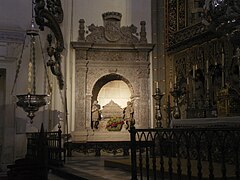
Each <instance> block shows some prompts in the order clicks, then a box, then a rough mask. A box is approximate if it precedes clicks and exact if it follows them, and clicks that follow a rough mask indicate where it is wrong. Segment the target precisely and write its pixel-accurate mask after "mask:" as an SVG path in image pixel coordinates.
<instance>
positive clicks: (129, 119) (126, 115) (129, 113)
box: [123, 101, 135, 129]
mask: <svg viewBox="0 0 240 180" xmlns="http://www.w3.org/2000/svg"><path fill="white" fill-rule="evenodd" d="M133 114H134V109H133V104H132V102H130V101H128V102H127V107H125V108H124V109H123V119H124V120H125V121H126V129H129V125H130V126H134V124H135V120H134V118H133Z"/></svg>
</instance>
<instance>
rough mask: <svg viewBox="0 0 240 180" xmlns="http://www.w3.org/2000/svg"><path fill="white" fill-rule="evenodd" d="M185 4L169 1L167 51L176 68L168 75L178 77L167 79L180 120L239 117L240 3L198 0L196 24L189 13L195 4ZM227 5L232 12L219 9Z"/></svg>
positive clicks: (167, 5) (226, 7)
mask: <svg viewBox="0 0 240 180" xmlns="http://www.w3.org/2000/svg"><path fill="white" fill-rule="evenodd" d="M193 2H194V3H195V4H196V2H195V1H193ZM211 2H213V1H211ZM214 2H215V1H214ZM185 3H187V5H186V4H185V5H184V6H183V5H182V6H181V3H180V1H179V2H176V1H171V0H169V1H167V4H166V9H167V12H166V14H167V26H166V34H167V38H166V40H167V44H166V51H167V59H169V60H172V67H173V74H170V75H169V77H175V78H168V80H169V81H170V82H168V83H169V84H170V92H169V93H170V94H174V95H177V96H176V97H177V100H176V98H175V97H174V98H175V101H174V102H177V105H178V107H179V108H180V110H181V119H184V118H206V117H226V116H238V115H240V110H239V109H240V102H239V98H240V86H239V85H240V84H239V78H240V76H239V65H240V64H239V54H238V52H239V43H238V40H239V27H238V25H237V23H236V22H237V21H239V18H238V17H239V15H238V13H239V11H237V10H238V9H239V3H236V2H235V1H234V3H232V4H227V2H226V1H221V2H220V3H217V4H216V3H215V5H214V3H209V2H208V1H199V3H198V5H199V9H200V10H201V11H199V12H202V13H201V18H200V21H198V22H195V23H192V22H191V18H190V17H189V16H190V14H189V12H190V10H189V8H190V7H189V4H191V3H189V2H185ZM182 4H184V3H182ZM181 7H182V8H181ZM221 7H225V8H224V9H223V8H221ZM227 9H232V11H231V12H230V11H228V12H226V13H225V15H222V13H219V12H220V11H221V12H222V11H225V10H226V11H227ZM181 12H185V13H184V15H182V16H181ZM231 13H232V14H231ZM191 15H192V14H191ZM169 62H170V61H169ZM172 84H173V85H172ZM173 91H175V93H173ZM174 98H173V99H174ZM172 108H173V110H174V109H175V108H176V104H174V106H173V107H172ZM173 116H174V115H173Z"/></svg>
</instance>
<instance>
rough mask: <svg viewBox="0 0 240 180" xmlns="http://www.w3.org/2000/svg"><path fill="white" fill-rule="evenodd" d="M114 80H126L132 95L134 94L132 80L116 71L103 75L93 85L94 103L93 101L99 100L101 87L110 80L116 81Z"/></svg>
mask: <svg viewBox="0 0 240 180" xmlns="http://www.w3.org/2000/svg"><path fill="white" fill-rule="evenodd" d="M114 80H121V81H123V82H125V83H126V84H127V86H128V88H129V90H130V92H131V97H132V96H133V94H134V90H133V86H132V85H131V83H130V81H129V80H128V79H126V78H125V77H124V76H122V75H119V74H116V73H110V74H107V75H105V76H102V77H101V78H99V79H98V80H97V81H96V83H95V84H94V86H93V89H92V103H93V101H95V100H97V96H98V93H99V92H100V90H101V88H102V87H103V86H104V85H105V84H107V83H108V82H111V81H114Z"/></svg>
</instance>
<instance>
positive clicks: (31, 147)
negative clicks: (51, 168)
mask: <svg viewBox="0 0 240 180" xmlns="http://www.w3.org/2000/svg"><path fill="white" fill-rule="evenodd" d="M39 135H40V133H28V134H27V155H26V157H27V158H30V159H36V158H37V157H38V154H37V153H38V149H39V143H38V141H39ZM44 135H45V138H46V143H47V144H46V147H47V153H48V164H52V165H63V163H64V162H65V157H66V150H65V149H64V148H63V143H62V132H61V130H60V129H59V130H58V131H54V132H45V133H44Z"/></svg>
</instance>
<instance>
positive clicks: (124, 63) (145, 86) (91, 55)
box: [72, 12, 153, 141]
mask: <svg viewBox="0 0 240 180" xmlns="http://www.w3.org/2000/svg"><path fill="white" fill-rule="evenodd" d="M102 17H103V24H104V25H103V26H95V25H94V24H91V25H90V26H87V27H88V30H87V31H88V32H90V33H89V34H87V35H86V34H85V32H86V30H85V21H84V20H83V19H81V20H80V21H79V23H80V24H79V31H78V32H79V37H78V41H77V42H72V47H73V48H74V49H75V99H76V100H75V131H74V132H73V133H72V140H73V141H125V140H129V137H130V135H129V132H128V131H127V130H126V129H125V130H124V127H122V129H121V130H120V131H109V130H107V129H106V128H105V129H104V128H103V126H105V125H104V123H107V121H108V120H109V119H108V120H107V119H104V120H103V121H102V122H101V123H100V124H99V127H100V128H99V129H94V128H93V126H92V115H91V108H92V104H93V102H94V101H96V100H98V99H97V97H98V94H99V91H100V90H101V88H102V87H103V86H104V85H105V84H106V83H108V82H110V81H114V80H121V81H124V82H125V83H126V84H127V85H128V87H129V90H130V92H131V97H130V101H131V102H132V104H133V108H134V120H135V127H136V128H148V127H149V126H150V103H149V99H150V94H151V93H150V87H149V85H150V79H149V71H150V69H149V53H150V51H151V50H152V48H153V45H152V44H148V43H147V39H146V32H145V24H146V23H145V22H144V21H142V22H141V23H140V25H141V31H140V32H137V28H136V26H134V25H130V26H121V17H122V15H121V14H120V13H117V12H107V13H104V14H103V15H102ZM137 34H140V37H137ZM117 106H118V105H117V104H116V102H114V101H112V102H111V101H110V102H109V104H108V105H105V107H104V108H103V109H102V113H103V118H107V116H108V115H107V114H109V113H111V117H113V116H112V115H113V114H114V113H119V116H120V114H121V113H123V109H121V108H119V107H118V108H117ZM109 107H111V108H110V110H111V111H109ZM104 113H105V117H104ZM111 117H110V116H109V118H111ZM105 127H106V126H105Z"/></svg>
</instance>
